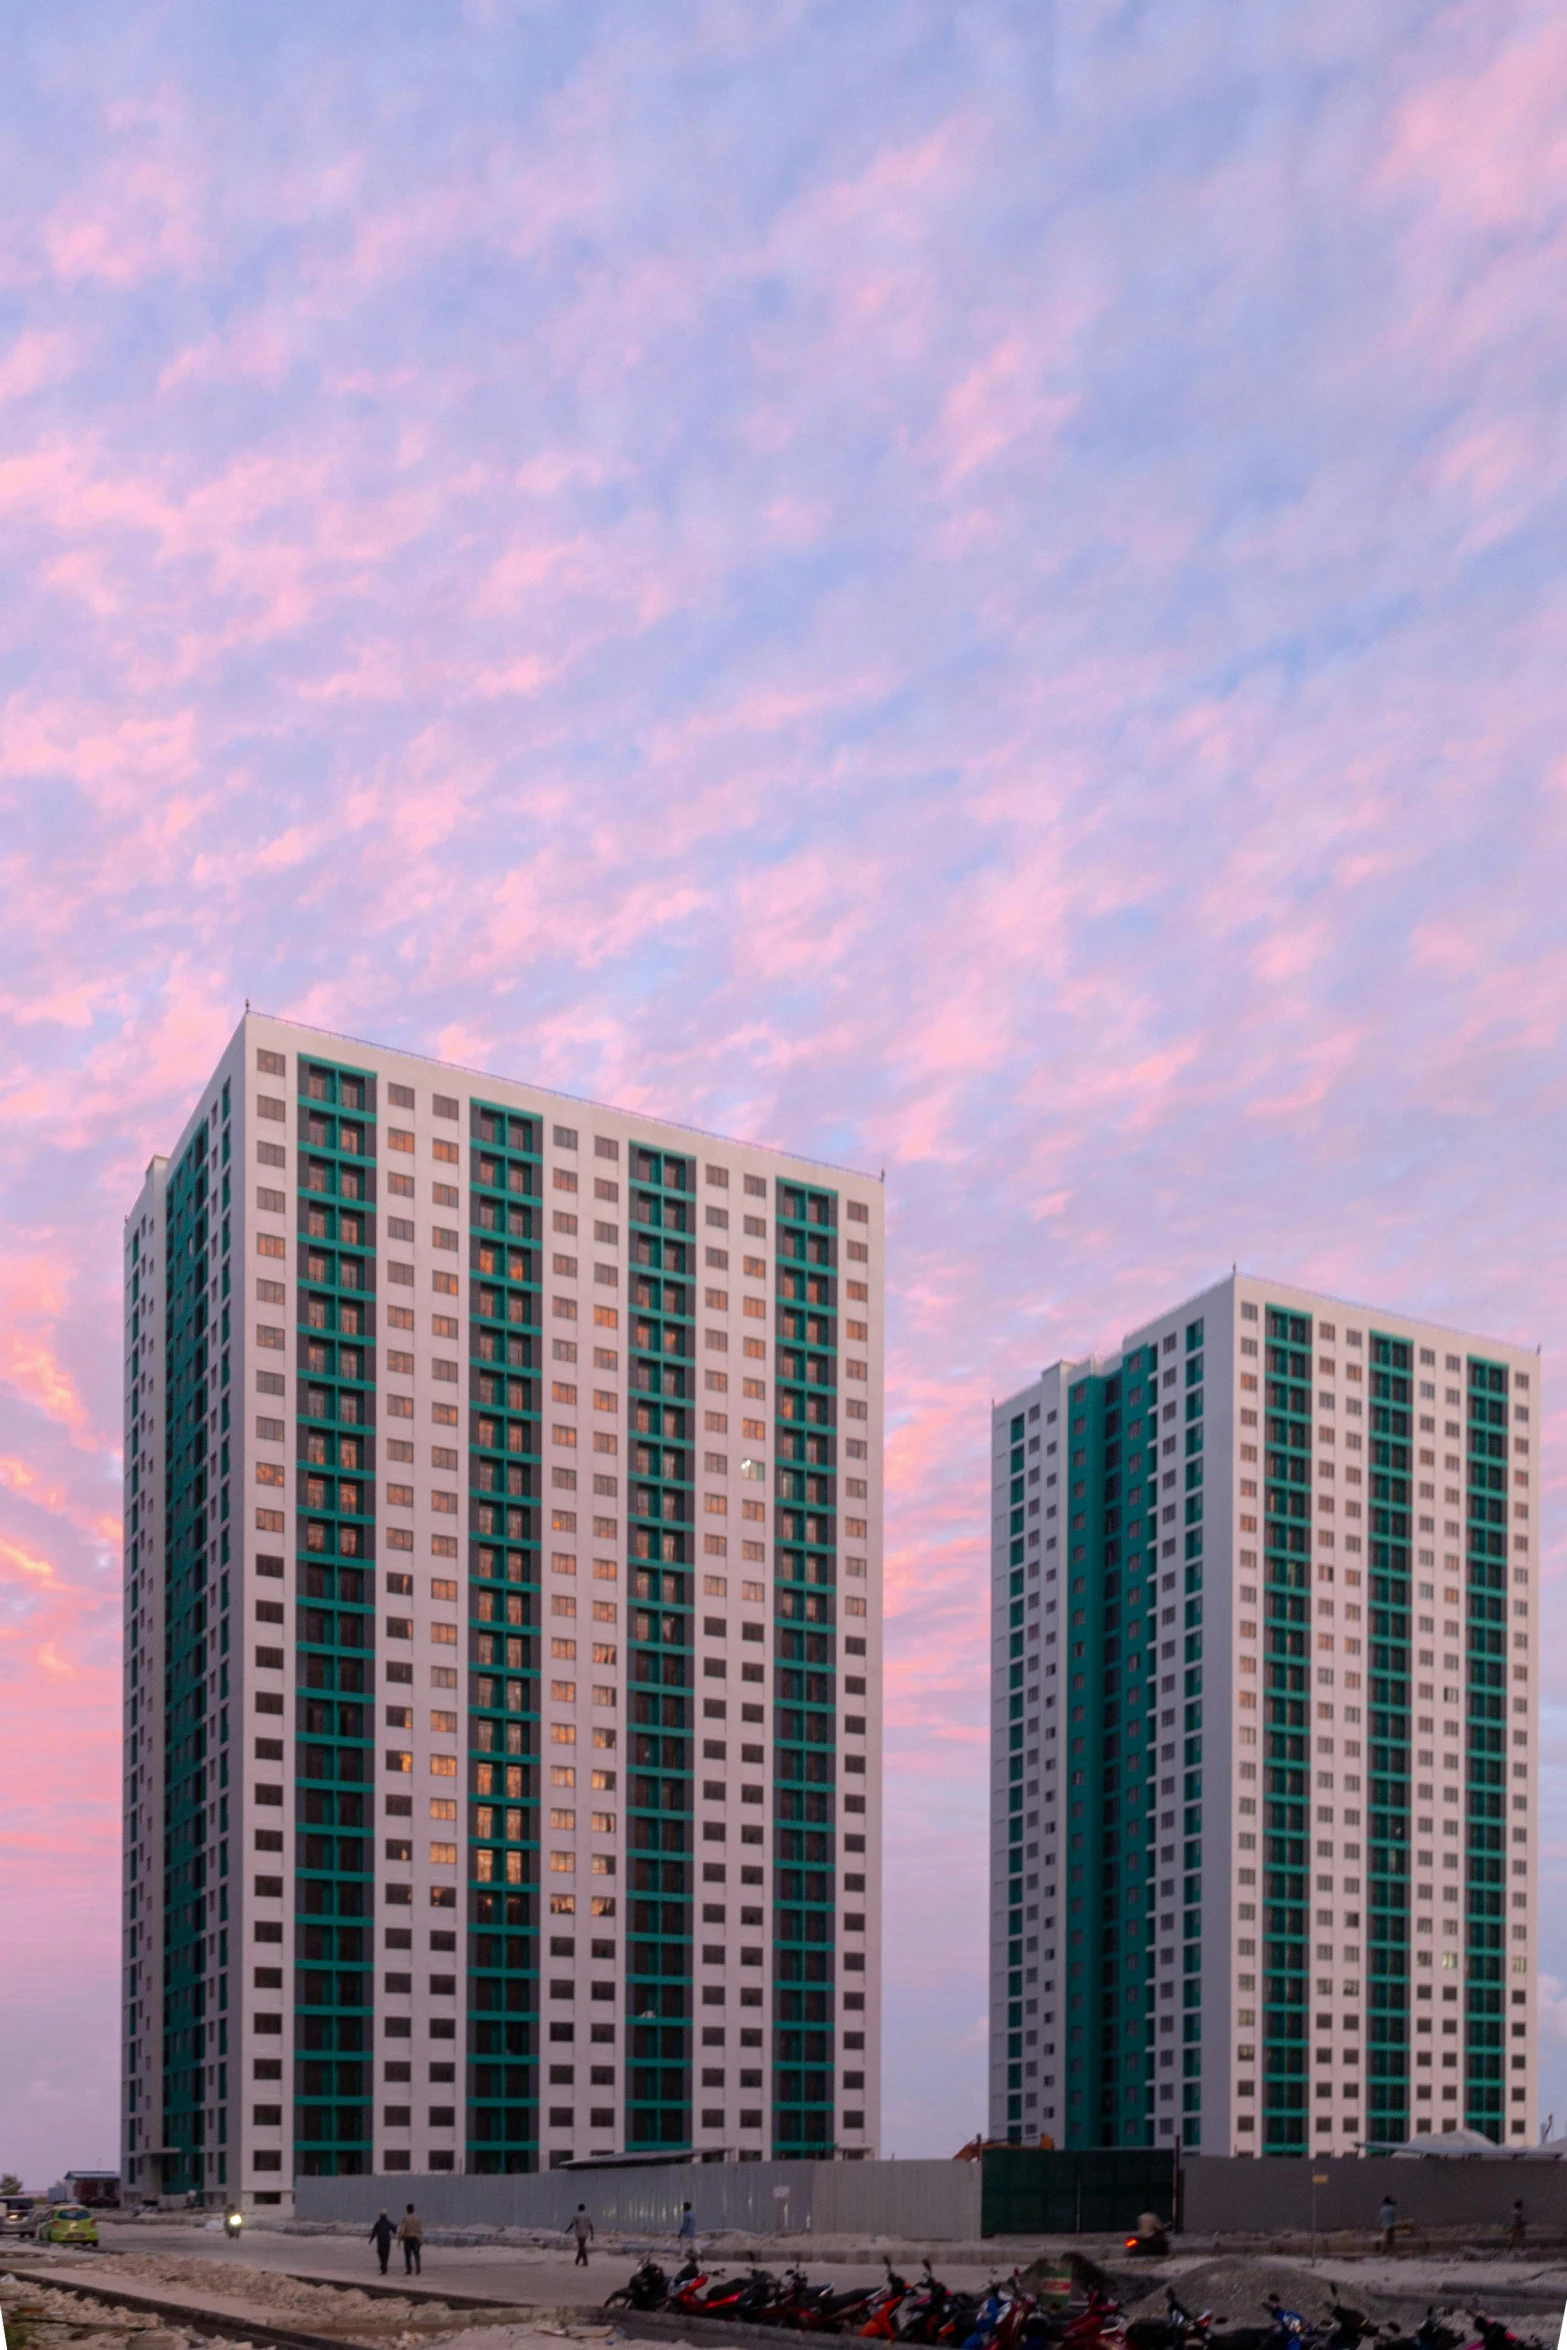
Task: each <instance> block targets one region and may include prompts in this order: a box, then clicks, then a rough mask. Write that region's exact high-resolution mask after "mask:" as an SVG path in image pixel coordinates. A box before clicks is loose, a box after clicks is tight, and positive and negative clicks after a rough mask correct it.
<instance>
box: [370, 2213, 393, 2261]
mask: <svg viewBox="0 0 1567 2350" xmlns="http://www.w3.org/2000/svg"><path fill="white" fill-rule="evenodd" d="M396 2233H397V2230H396V2229H395V2228H394V2227H393V2225H392V2223H391V2221H390V2220H389V2219H388V2218H387V2216H386V2213H385V2212H384V2211H383V2212H382V2214H381V2216H380V2218H379V2219H378V2220H377V2221H376V2223H375V2226H374V2227H373V2228H372V2229H371V2230H370V2242H371V2243H372V2244H373V2245H374V2246H375V2248H376V2251H377V2252H378V2253H379V2254H380V2258H381V2274H382V2276H385V2274H386V2263H387V2260H388V2258H389V2257H390V2254H391V2250H392V2238H393V2237H394V2236H395V2235H396Z"/></svg>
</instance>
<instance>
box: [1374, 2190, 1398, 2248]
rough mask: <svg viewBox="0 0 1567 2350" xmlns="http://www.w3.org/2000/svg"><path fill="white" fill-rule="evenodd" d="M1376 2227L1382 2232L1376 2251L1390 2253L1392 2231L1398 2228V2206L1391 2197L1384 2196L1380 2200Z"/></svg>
mask: <svg viewBox="0 0 1567 2350" xmlns="http://www.w3.org/2000/svg"><path fill="white" fill-rule="evenodd" d="M1377 2225H1378V2227H1379V2228H1380V2229H1381V2230H1382V2242H1381V2244H1380V2246H1379V2247H1378V2249H1379V2250H1380V2251H1383V2252H1391V2251H1392V2249H1393V2234H1394V2230H1395V2229H1396V2228H1397V2226H1398V2205H1397V2204H1396V2203H1395V2202H1394V2201H1393V2198H1392V2196H1391V2195H1384V2196H1383V2198H1382V2204H1381V2208H1380V2210H1379V2211H1378V2213H1377Z"/></svg>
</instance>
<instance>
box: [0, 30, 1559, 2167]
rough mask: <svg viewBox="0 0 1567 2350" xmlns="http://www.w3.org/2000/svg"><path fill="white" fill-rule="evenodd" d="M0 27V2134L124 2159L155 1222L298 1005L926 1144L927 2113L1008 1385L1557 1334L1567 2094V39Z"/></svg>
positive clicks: (899, 1947) (374, 1033) (893, 1282)
mask: <svg viewBox="0 0 1567 2350" xmlns="http://www.w3.org/2000/svg"><path fill="white" fill-rule="evenodd" d="M0 58H3V61H4V67H5V71H4V76H3V85H0V115H3V121H4V137H3V139H0V192H3V201H0V560H3V565H4V582H5V586H4V607H3V608H4V619H5V626H4V634H3V640H0V661H3V671H4V674H3V683H0V779H3V780H0V792H3V811H4V813H3V821H0V892H3V919H0V1000H3V1009H4V1022H3V1028H0V1055H3V1058H0V1088H3V1092H0V1107H3V1114H0V1192H3V1224H0V1760H3V1769H4V1786H5V1790H6V1798H7V1800H6V1802H5V1805H4V1810H3V1814H0V2117H3V2127H0V2168H4V2167H7V2166H10V2165H14V2166H15V2167H17V2168H20V2169H24V2170H26V2171H27V2173H28V2175H29V2180H30V2183H31V2182H32V2181H34V2180H36V2181H37V2183H40V2184H47V2183H48V2179H49V2178H50V2177H52V2176H54V2175H55V2174H56V2173H57V2172H58V2170H60V2169H61V2168H63V2167H64V2166H65V2165H66V2164H67V2163H72V2162H79V2163H90V2164H95V2165H100V2164H104V2163H107V2162H110V2161H112V2160H113V2158H114V2147H115V2114H116V2087H115V2080H116V2031H117V2020H116V1965H117V1886H118V1870H119V1827H118V1784H119V1753H120V1748H119V1700H118V1690H119V1649H120V1633H119V1622H120V1616H119V1593H120V1547H119V1512H120V1424H121V1380H122V1355H121V1347H120V1342H119V1332H120V1309H119V1297H118V1286H117V1283H118V1266H119V1250H120V1229H121V1220H122V1217H123V1215H124V1212H125V1210H126V1208H127V1207H128V1205H129V1203H130V1201H131V1199H132V1197H133V1195H134V1192H135V1189H136V1186H137V1184H138V1182H139V1179H140V1175H141V1171H142V1169H143V1167H144V1165H145V1163H146V1161H147V1159H148V1158H149V1156H150V1155H151V1154H152V1153H153V1152H155V1151H159V1150H163V1149H166V1148H167V1147H168V1146H169V1145H170V1144H171V1142H172V1141H173V1140H174V1138H175V1136H176V1135H177V1133H178V1131H179V1128H180V1125H181V1123H182V1121H183V1119H184V1117H185V1115H186V1112H187V1110H188V1109H189V1107H190V1105H191V1101H192V1096H193V1089H194V1088H195V1086H196V1085H197V1084H198V1083H199V1082H200V1080H201V1078H202V1077H203V1075H204V1074H205V1072H206V1071H207V1069H208V1068H209V1067H210V1065H211V1063H212V1061H213V1060H214V1058H215V1056H216V1055H217V1053H218V1051H219V1049H220V1047H221V1046H222V1044H223V1042H224V1040H225V1039H226V1037H227V1036H228V1034H229V1033H230V1031H231V1029H232V1027H233V1024H234V1022H235V1020H236V1019H237V1018H238V1016H239V1014H240V1013H241V1011H242V1010H243V1007H244V1003H245V1000H246V998H247V997H248V998H249V999H250V1000H251V1002H252V1003H253V1004H254V1005H255V1006H256V1007H257V1008H258V1009H264V1010H268V1011H272V1012H277V1013H282V1014H286V1015H288V1016H289V1017H291V1018H296V1019H302V1020H306V1021H314V1022H319V1023H321V1024H323V1025H327V1026H332V1027H339V1028H344V1029H347V1030H349V1031H352V1032H354V1033H356V1034H359V1035H362V1036H367V1037H375V1038H378V1039H380V1040H383V1041H385V1042H387V1043H395V1044H399V1045H406V1046H408V1047H410V1048H412V1049H415V1050H418V1051H420V1052H425V1053H432V1054H444V1055H448V1056H451V1057H452V1058H454V1059H457V1060H460V1061H463V1062H465V1063H468V1064H470V1065H473V1066H477V1067H480V1068H485V1069H490V1070H496V1071H500V1072H503V1073H505V1074H507V1075H511V1076H515V1077H519V1078H529V1079H537V1080H539V1081H540V1082H542V1083H545V1084H548V1085H551V1086H557V1087H561V1088H564V1089H566V1090H567V1091H571V1092H577V1093H582V1094H586V1095H591V1096H593V1097H596V1098H598V1099H600V1100H612V1101H615V1102H619V1103H624V1104H628V1105H645V1106H646V1108H647V1109H648V1110H649V1111H650V1112H656V1113H658V1114H659V1115H661V1116H668V1117H674V1118H679V1119H683V1120H687V1121H690V1122H692V1123H694V1124H698V1125H701V1126H706V1127H710V1128H714V1129H719V1130H722V1131H725V1132H728V1133H733V1134H736V1135H741V1136H745V1137H748V1138H752V1139H755V1140H756V1141H759V1142H765V1143H770V1144H779V1145H784V1146H787V1147H789V1148H791V1149H797V1150H802V1151H806V1152H810V1153H816V1154H820V1155H821V1156H823V1157H828V1158H832V1159H836V1160H839V1161H844V1162H847V1163H850V1164H852V1165H854V1166H857V1167H860V1168H865V1169H868V1170H870V1171H872V1172H873V1173H880V1172H882V1171H883V1170H884V1171H885V1177H886V1185H887V1218H888V1233H889V1245H888V1293H889V1294H888V1307H889V1322H890V1351H889V1366H888V1411H889V1460H890V1491H889V1562H888V1563H889V1577H888V1579H889V1610H890V1621H889V1627H888V1647H889V1659H890V1664H889V1671H890V1690H889V1722H890V1729H889V1748H888V1758H887V1759H888V1876H889V1898H888V1917H887V1938H886V1953H887V2005H888V2014H889V2027H888V2042H887V2051H886V2056H887V2064H886V2111H887V2128H886V2137H885V2144H884V2151H890V2152H896V2153H898V2154H914V2153H940V2152H945V2151H950V2150H951V2149H952V2148H954V2147H955V2146H956V2145H957V2144H958V2143H959V2142H960V2141H961V2140H962V2139H963V2138H964V2137H966V2136H967V2135H969V2134H970V2133H971V2132H972V2131H973V2130H974V2129H975V2128H977V2127H978V2126H980V2124H981V2122H982V2120H983V2106H982V2078H983V2042H984V2029H985V2022H984V2015H985V2010H984V2000H985V1987H984V1952H985V1887H984V1860H985V1854H984V1835H983V1829H984V1814H985V1770H986V1764H985V1755H986V1733H985V1719H986V1698H987V1682H986V1673H987V1644H986V1617H985V1583H986V1558H987V1548H986V1546H987V1524H986V1506H987V1505H986V1485H985V1477H986V1445H987V1415H988V1407H989V1403H990V1400H991V1398H992V1396H994V1395H998V1394H1001V1393H1003V1392H1005V1391H1006V1390H1007V1389H1008V1388H1009V1387H1011V1386H1013V1385H1016V1384H1018V1383H1019V1382H1020V1381H1021V1380H1023V1379H1024V1378H1025V1377H1027V1376H1028V1375H1030V1374H1031V1373H1032V1372H1033V1371H1035V1370H1037V1368H1038V1367H1039V1366H1041V1365H1042V1364H1044V1363H1047V1362H1049V1361H1051V1360H1053V1359H1055V1357H1057V1356H1058V1355H1060V1354H1062V1353H1077V1352H1082V1351H1085V1350H1087V1349H1089V1348H1091V1347H1104V1346H1111V1345H1114V1344H1115V1342H1116V1341H1117V1339H1118V1338H1119V1336H1120V1334H1121V1332H1122V1330H1123V1329H1124V1328H1126V1327H1128V1326H1129V1325H1130V1324H1131V1323H1133V1322H1134V1321H1138V1320H1142V1319H1144V1318H1146V1317H1147V1316H1149V1315H1151V1314H1153V1313H1154V1312H1156V1311H1157V1310H1158V1309H1159V1308H1160V1307H1161V1306H1162V1305H1163V1304H1164V1303H1166V1302H1167V1301H1170V1300H1173V1299H1176V1298H1178V1297H1180V1296H1182V1295H1183V1294H1185V1293H1186V1292H1188V1291H1190V1290H1192V1289H1194V1288H1195V1287H1197V1286H1198V1285H1199V1284H1201V1283H1204V1282H1206V1281H1208V1280H1210V1279H1211V1278H1213V1277H1214V1276H1215V1275H1217V1274H1219V1273H1221V1272H1223V1271H1225V1270H1227V1269H1228V1267H1229V1266H1230V1265H1231V1264H1232V1263H1239V1264H1240V1265H1242V1266H1244V1267H1248V1268H1251V1269H1255V1270H1258V1271H1268V1272H1275V1273H1277V1274H1278V1275H1280V1276H1281V1277H1289V1278H1291V1279H1294V1280H1298V1281H1301V1282H1307V1283H1311V1284H1316V1285H1321V1286H1323V1287H1326V1288H1328V1289H1330V1290H1332V1291H1335V1292H1338V1293H1341V1294H1343V1295H1344V1296H1346V1297H1349V1298H1353V1299H1360V1300H1377V1301H1381V1302H1384V1303H1387V1304H1394V1305H1401V1306H1403V1307H1405V1308H1407V1309H1408V1310H1409V1311H1411V1312H1420V1313H1425V1314H1429V1315H1432V1316H1435V1317H1440V1318H1444V1319H1451V1320H1453V1321H1455V1322H1457V1323H1459V1324H1461V1325H1464V1326H1466V1327H1468V1328H1471V1329H1473V1330H1475V1331H1479V1332H1494V1333H1497V1334H1499V1335H1503V1336H1506V1337H1508V1338H1513V1339H1517V1340H1519V1341H1521V1342H1524V1343H1527V1344H1534V1343H1538V1344H1539V1345H1540V1346H1541V1347H1542V1348H1543V1349H1544V1354H1545V1364H1544V1371H1545V1388H1546V1401H1547V1422H1548V1428H1547V1434H1548V1438H1549V1439H1551V1441H1548V1443H1547V1448H1546V1451H1547V1457H1546V1471H1545V1474H1546V1490H1547V1496H1548V1505H1549V1514H1548V1524H1547V1529H1546V1541H1547V1548H1546V1557H1547V1562H1548V1563H1547V1574H1548V1577H1549V1578H1550V1586H1549V1588H1550V1598H1549V1602H1548V1606H1547V1619H1548V1637H1547V1639H1546V1641H1545V1643H1544V1650H1543V1673H1544V1684H1545V1690H1546V1705H1545V1713H1544V1728H1545V1756H1546V1762H1547V1768H1546V1770H1545V1771H1544V1772H1543V1773H1542V1784H1543V1786H1544V1788H1545V1790H1546V1802H1547V1828H1548V1843H1547V1850H1548V1853H1550V1854H1551V1855H1553V1856H1555V1857H1552V1858H1551V1859H1550V1860H1549V1862H1548V1866H1547V1870H1546V1879H1545V1894H1546V1898H1545V1904H1544V1910H1543V1917H1544V1928H1545V1933H1544V1949H1545V1963H1546V1965H1547V1967H1548V1968H1551V1969H1554V1970H1556V1971H1555V1973H1554V1974H1552V1975H1550V1976H1548V1977H1547V1979H1546V1981H1545V1984H1544V1997H1545V1999H1546V2003H1547V2025H1546V2033H1545V2046H1546V2078H1545V2083H1544V2091H1543V2095H1542V2100H1541V2105H1542V2112H1546V2111H1550V2110H1551V2109H1552V2108H1553V2107H1554V2109H1555V2112H1556V2114H1557V2127H1558V2129H1559V2130H1560V2129H1562V2128H1563V2127H1567V1991H1564V1990H1563V1989H1562V1988H1561V1986H1560V1985H1559V1984H1558V1981H1557V1976H1560V1978H1561V1979H1562V1984H1567V1921H1564V1920H1563V1918H1562V1916H1561V1911H1560V1906H1559V1894H1560V1890H1561V1885H1562V1878H1563V1869H1562V1864H1561V1859H1560V1855H1561V1853H1562V1850H1563V1839H1562V1836H1561V1834H1560V1833H1559V1832H1556V1831H1559V1829H1560V1827H1561V1826H1562V1824H1563V1823H1562V1804H1561V1797H1560V1786H1561V1772H1560V1762H1561V1758H1562V1752H1563V1741H1562V1735H1561V1725H1562V1699H1563V1696H1564V1694H1567V1668H1564V1666H1563V1664H1562V1662H1561V1659H1560V1658H1559V1657H1558V1655H1557V1653H1556V1651H1555V1648H1554V1639H1555V1638H1556V1637H1560V1636H1561V1635H1562V1633H1563V1631H1564V1629H1567V1624H1564V1610H1563V1607H1562V1605H1561V1594H1560V1583H1559V1577H1560V1561H1561V1552H1560V1527H1561V1509H1560V1485H1561V1477H1560V1468H1559V1460H1560V1433H1561V1412H1560V1409H1559V1406H1558V1403H1557V1386H1558V1371H1559V1358H1560V1350H1561V1345H1562V1341H1563V1338H1564V1336H1567V1281H1564V1276H1563V1269H1562V1252H1561V1219H1562V1208H1563V1198H1564V1187H1563V1158H1564V1152H1563V1059H1562V1016H1563V1003H1564V988H1567V925H1564V919H1563V899H1564V853H1563V852H1564V815H1567V800H1564V775H1567V770H1564V758H1567V650H1564V639H1567V627H1564V623H1567V611H1564V606H1567V585H1564V564H1563V553H1564V493H1563V475H1564V468H1567V434H1564V425H1563V418H1564V416H1567V382H1564V377H1567V361H1564V357H1563V340H1562V289H1563V285H1564V282H1567V275H1564V273H1567V138H1564V135H1563V129H1562V125H1563V122H1564V120H1567V17H1564V15H1563V12H1562V10H1561V9H1560V7H1559V6H1556V7H1547V6H1544V5H1538V6H1536V5H1531V4H1530V0H1514V4H1512V5H1505V4H1502V0H1466V4H1454V5H1442V4H1438V0H1424V4H1421V0H1382V4H1381V5H1379V6H1377V7H1376V8H1374V9H1371V10H1368V9H1367V8H1366V7H1365V6H1364V5H1363V0H1356V4H1355V5H1353V6H1352V5H1349V4H1348V0H1318V4H1317V5H1315V6H1313V7H1311V8H1308V9H1293V10H1277V9H1263V10H1244V9H1242V10H1237V9H1236V8H1234V7H1233V6H1231V5H1228V4H1227V0H1206V4H1197V0H1160V5H1158V6H1157V7H1151V6H1147V5H1142V4H1138V0H1124V4H1122V0H1077V4H1076V5H1074V6H1072V7H1070V8H1065V7H1062V8H1056V7H1053V6H1052V5H1050V0H1029V4H1024V0H963V5H961V6H955V5H952V4H950V0H948V4H947V5H934V4H931V0H834V4H833V5H826V4H824V0H814V4H813V0H771V4H767V0H666V4H664V5H658V6H651V7H650V6H648V5H647V4H646V0H641V4H640V5H634V4H629V0H628V4H612V0H570V4H569V5H567V4H565V0H467V4H466V5H463V4H461V0H451V4H449V5H445V6H440V5H435V6H432V5H430V4H429V0H419V4H417V5H412V4H408V0H403V4H398V0H387V4H386V5H382V6H378V7H375V8H371V9H366V8H363V7H360V6H346V5H343V4H341V0H311V4H310V5H309V6H302V5H297V4H295V0H269V5H267V6H266V7H264V8H263V7H260V6H257V5H253V4H250V0H230V4H228V5H225V6H224V7H221V8H217V9H214V8H212V7H210V6H197V5H194V4H193V0H164V4H154V5H144V6H140V7H137V6H132V7H130V8H124V9H114V8H108V7H104V6H102V5H98V6H85V5H78V4H75V0H50V4H49V5H48V6H43V5H38V4H36V0H24V4H23V5H22V6H20V7H17V8H14V9H12V10H11V11H10V12H9V13H8V15H7V17H6V20H5V23H4V25H3V27H0ZM1553 1832H1554V1833H1553Z"/></svg>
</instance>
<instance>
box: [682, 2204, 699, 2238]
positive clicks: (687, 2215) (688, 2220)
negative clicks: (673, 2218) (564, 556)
mask: <svg viewBox="0 0 1567 2350" xmlns="http://www.w3.org/2000/svg"><path fill="white" fill-rule="evenodd" d="M680 2241H681V2242H682V2244H694V2243H695V2242H696V2213H695V2212H694V2211H693V2210H692V2208H691V2206H690V2204H689V2203H682V2204H681V2206H680Z"/></svg>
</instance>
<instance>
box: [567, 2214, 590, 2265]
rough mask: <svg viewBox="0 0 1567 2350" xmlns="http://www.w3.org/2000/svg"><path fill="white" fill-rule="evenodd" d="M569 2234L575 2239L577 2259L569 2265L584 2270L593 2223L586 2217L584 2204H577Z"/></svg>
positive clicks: (586, 2263)
mask: <svg viewBox="0 0 1567 2350" xmlns="http://www.w3.org/2000/svg"><path fill="white" fill-rule="evenodd" d="M571 2232H572V2234H573V2235H574V2236H575V2237H576V2239H577V2257H576V2259H575V2260H574V2261H573V2262H572V2264H571V2265H572V2267H573V2268H586V2267H587V2265H588V2246H589V2245H590V2244H591V2243H592V2241H593V2222H592V2220H591V2219H590V2218H589V2217H588V2207H587V2205H586V2204H585V2203H579V2204H578V2205H577V2208H576V2211H575V2212H574V2213H573V2215H572V2221H571Z"/></svg>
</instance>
